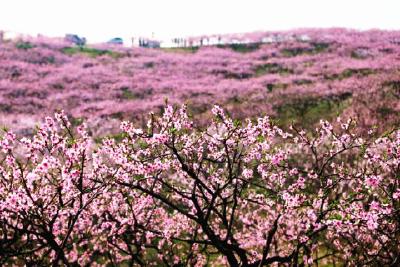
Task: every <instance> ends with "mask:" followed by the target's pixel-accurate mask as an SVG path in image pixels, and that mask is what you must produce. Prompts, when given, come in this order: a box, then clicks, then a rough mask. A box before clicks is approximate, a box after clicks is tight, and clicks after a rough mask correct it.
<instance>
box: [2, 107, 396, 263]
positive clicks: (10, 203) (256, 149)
mask: <svg viewBox="0 0 400 267" xmlns="http://www.w3.org/2000/svg"><path fill="white" fill-rule="evenodd" d="M212 113H213V119H212V121H210V123H209V125H208V126H207V127H204V128H201V129H199V128H197V127H196V126H195V125H194V123H193V121H192V119H191V118H189V116H188V114H187V111H186V107H185V106H182V107H181V108H179V109H178V108H176V109H174V108H172V107H171V106H168V107H166V108H165V110H164V113H163V115H162V116H156V115H150V116H149V120H148V123H147V127H145V128H144V129H138V128H135V127H134V126H133V124H132V123H130V122H123V123H122V124H121V130H122V131H123V134H122V136H123V138H122V140H119V141H117V140H115V139H111V138H109V139H105V140H103V142H102V144H101V145H98V146H95V145H94V144H93V142H92V140H91V137H90V136H89V134H88V132H87V131H86V130H85V125H84V124H82V125H80V126H78V127H77V128H76V129H74V128H73V127H71V124H70V122H69V121H68V118H67V117H66V116H65V115H64V114H63V113H58V114H56V115H55V118H50V117H48V118H46V120H45V123H44V124H43V125H42V126H41V127H40V128H39V129H38V130H37V133H36V134H35V135H34V136H33V137H32V138H29V139H28V138H22V139H20V140H19V139H17V138H16V136H15V135H14V134H12V133H11V132H5V133H4V135H3V137H2V138H1V141H0V149H1V167H0V214H1V215H0V235H1V236H2V239H1V241H0V263H1V264H14V265H23V264H26V265H28V266H32V265H49V264H52V265H54V266H58V265H66V266H76V265H86V266H89V265H91V266H92V265H93V266H96V265H106V264H110V265H117V264H121V263H125V264H128V265H130V266H151V265H154V266H160V265H165V266H204V265H206V264H209V265H215V266H221V265H230V266H266V265H269V264H272V265H275V266H276V265H277V264H283V265H284V266H289V265H290V266H308V265H312V264H313V263H315V264H328V263H331V264H335V263H338V264H339V263H340V264H344V265H346V266H347V265H353V266H361V265H368V266H373V265H377V264H383V265H387V266H397V265H398V264H400V263H399V258H398V255H399V253H400V245H399V244H400V220H399V218H400V210H399V209H400V180H399V179H400V131H392V132H388V133H387V134H386V135H384V136H382V137H379V138H373V137H372V136H373V135H372V134H371V133H370V135H368V136H366V137H364V138H361V137H359V136H357V135H356V134H354V128H355V127H356V124H355V122H354V121H352V120H348V121H346V122H341V121H340V120H338V123H337V124H338V125H337V126H335V127H334V126H332V125H331V124H329V123H328V122H326V121H321V123H320V126H319V127H318V128H317V129H316V130H315V131H313V132H308V133H307V132H305V131H303V130H301V129H298V128H295V127H293V128H292V129H291V130H290V131H289V132H285V131H283V130H281V129H280V128H278V127H277V126H275V125H274V124H273V123H272V122H271V121H270V120H269V118H268V117H263V118H258V119H255V120H246V121H235V120H232V119H231V118H230V117H229V116H227V115H226V114H225V113H224V111H223V110H222V109H221V108H220V107H218V106H215V107H214V108H213V109H212Z"/></svg>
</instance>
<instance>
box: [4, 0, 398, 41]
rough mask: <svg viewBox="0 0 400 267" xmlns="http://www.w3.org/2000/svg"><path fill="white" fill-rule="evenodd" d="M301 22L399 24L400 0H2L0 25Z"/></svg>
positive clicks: (164, 27) (247, 28)
mask: <svg viewBox="0 0 400 267" xmlns="http://www.w3.org/2000/svg"><path fill="white" fill-rule="evenodd" d="M302 27H319V28H320V27H348V28H355V29H370V28H381V29H400V1H399V0H264V1H262V0H242V1H237V0H141V1H137V0H0V29H3V30H8V31H13V32H19V33H28V34H31V35H36V34H37V33H42V34H45V35H48V36H64V34H65V33H76V34H79V35H82V36H85V37H87V38H88V41H89V42H98V41H106V40H108V39H110V38H112V37H123V38H128V37H131V36H139V35H141V36H151V34H152V32H154V33H155V37H158V38H172V37H179V36H196V35H201V34H217V33H238V32H239V33H240V32H251V31H258V30H267V31H268V30H285V29H292V28H302Z"/></svg>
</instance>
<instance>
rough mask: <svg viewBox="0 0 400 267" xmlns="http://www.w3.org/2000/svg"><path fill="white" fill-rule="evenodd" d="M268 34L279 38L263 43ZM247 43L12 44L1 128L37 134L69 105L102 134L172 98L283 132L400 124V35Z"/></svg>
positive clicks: (0, 47)
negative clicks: (271, 123)
mask: <svg viewBox="0 0 400 267" xmlns="http://www.w3.org/2000/svg"><path fill="white" fill-rule="evenodd" d="M263 36H264V37H265V36H267V37H268V36H275V40H274V41H272V42H268V43H261V42H258V41H259V40H260V38H261V37H263ZM276 36H278V37H279V38H276ZM292 36H307V40H299V39H296V38H289V37H292ZM245 38H246V40H252V41H254V42H255V43H252V44H235V45H218V46H204V47H200V48H198V47H196V48H176V49H145V48H118V47H85V48H82V49H80V48H77V47H72V46H71V45H69V44H66V43H63V42H56V41H51V40H42V39H31V40H19V41H8V42H7V41H6V42H3V43H1V44H0V118H1V120H0V124H2V125H6V126H8V127H10V128H12V129H18V130H19V132H20V133H21V134H29V131H28V130H27V129H31V128H32V125H34V124H36V123H37V122H38V121H40V119H41V118H43V117H44V116H45V115H48V114H52V113H53V112H54V111H55V110H59V109H64V110H65V111H66V112H67V113H68V114H69V115H71V116H72V117H74V118H86V119H88V121H89V125H91V126H92V127H91V128H92V129H93V131H95V134H98V135H102V134H104V133H108V132H110V131H112V128H114V126H115V125H118V121H119V120H120V119H131V120H134V121H135V120H136V121H137V122H139V123H141V118H142V117H143V115H144V114H146V113H148V112H149V111H155V112H159V111H160V109H161V107H162V106H163V105H164V103H165V99H168V103H172V104H175V103H182V102H185V103H187V104H188V105H189V110H190V112H191V113H193V114H197V115H198V116H197V117H198V118H200V120H205V119H206V118H208V116H209V112H207V110H209V108H210V107H211V105H212V104H219V105H222V106H224V107H226V108H227V109H228V110H229V111H230V112H231V114H232V115H233V117H236V118H244V117H255V116H259V115H262V114H267V115H271V116H273V117H274V118H276V119H277V120H278V124H280V125H281V126H285V125H288V124H289V123H291V122H292V121H295V122H296V121H297V122H302V123H303V124H304V123H306V124H307V125H313V124H314V123H315V122H317V121H319V119H320V118H325V119H328V120H329V119H332V118H334V117H336V115H338V114H342V116H355V117H358V118H357V119H358V121H359V123H360V124H362V125H363V126H373V125H377V124H378V125H379V127H384V128H390V127H391V126H393V125H396V124H397V125H398V124H399V115H398V113H399V111H400V104H399V102H400V101H399V99H400V76H399V74H400V72H399V70H400V32H389V31H366V32H357V31H350V30H344V29H330V30H299V31H292V32H281V33H255V34H248V35H245ZM381 120H385V123H384V124H380V123H379V122H380V121H381ZM116 127H117V126H116Z"/></svg>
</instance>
